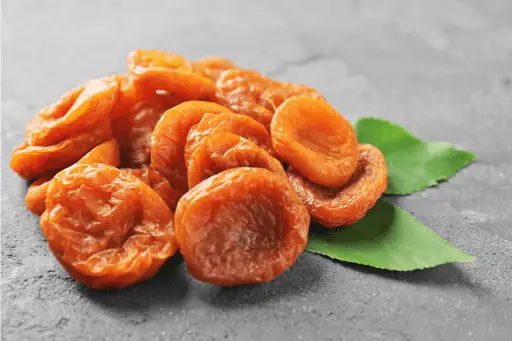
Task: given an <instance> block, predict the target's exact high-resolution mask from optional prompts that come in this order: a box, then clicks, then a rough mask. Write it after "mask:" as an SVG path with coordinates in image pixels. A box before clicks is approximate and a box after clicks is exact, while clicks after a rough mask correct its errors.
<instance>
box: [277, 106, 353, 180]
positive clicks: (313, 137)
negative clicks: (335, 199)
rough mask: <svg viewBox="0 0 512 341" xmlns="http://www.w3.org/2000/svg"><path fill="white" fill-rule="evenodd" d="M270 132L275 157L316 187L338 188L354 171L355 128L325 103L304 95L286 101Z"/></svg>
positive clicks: (278, 111) (279, 110) (279, 109)
mask: <svg viewBox="0 0 512 341" xmlns="http://www.w3.org/2000/svg"><path fill="white" fill-rule="evenodd" d="M270 133H271V136H272V144H273V146H274V150H275V151H276V153H277V155H279V156H280V157H281V158H282V159H283V160H285V161H286V162H288V163H289V164H290V165H291V166H293V167H294V168H295V169H297V171H298V172H299V173H300V174H302V175H303V176H305V177H306V178H308V179H309V180H311V181H313V182H315V183H317V184H320V185H323V186H327V187H341V186H343V185H344V184H345V183H346V182H347V181H348V180H349V179H350V177H351V176H352V173H354V171H355V170H356V167H357V160H358V144H357V138H356V133H355V131H354V128H353V127H352V125H351V124H350V122H348V121H347V120H345V119H344V118H343V116H341V115H340V114H339V113H338V112H336V110H334V109H333V108H332V107H331V106H330V105H329V104H327V102H324V101H322V100H318V99H314V98H311V97H306V96H295V97H292V98H290V99H288V100H286V101H285V102H284V103H283V104H282V105H281V106H280V107H279V108H278V110H277V111H276V114H275V115H274V118H273V119H272V126H271V131H270Z"/></svg>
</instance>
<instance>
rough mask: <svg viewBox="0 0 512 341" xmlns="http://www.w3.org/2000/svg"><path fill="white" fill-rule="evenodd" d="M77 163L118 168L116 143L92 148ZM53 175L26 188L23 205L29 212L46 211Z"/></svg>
mask: <svg viewBox="0 0 512 341" xmlns="http://www.w3.org/2000/svg"><path fill="white" fill-rule="evenodd" d="M77 163H82V164H92V163H103V164H105V165H110V166H114V167H117V166H119V147H118V145H117V141H116V140H115V139H111V140H109V141H107V142H103V143H102V144H100V145H98V146H97V147H94V148H93V149H92V150H91V151H90V152H89V153H87V154H86V155H85V156H84V157H83V158H81V159H80V160H78V162H77ZM54 175H55V174H51V175H43V176H41V177H40V178H38V179H37V180H36V181H34V182H33V183H32V184H31V185H30V187H29V188H28V190H27V195H26V196H25V205H26V206H27V209H28V210H29V211H30V212H32V213H34V214H36V215H41V214H43V212H44V210H45V209H46V205H45V201H46V192H47V191H48V186H49V185H50V181H51V180H52V179H53V177H54Z"/></svg>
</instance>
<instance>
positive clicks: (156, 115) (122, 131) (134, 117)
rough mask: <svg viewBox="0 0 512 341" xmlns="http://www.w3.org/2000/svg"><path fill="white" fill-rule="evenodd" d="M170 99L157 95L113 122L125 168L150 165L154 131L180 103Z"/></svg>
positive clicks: (122, 163)
mask: <svg viewBox="0 0 512 341" xmlns="http://www.w3.org/2000/svg"><path fill="white" fill-rule="evenodd" d="M170 99H171V97H169V96H164V98H159V96H157V95H155V96H154V97H153V99H152V100H150V101H144V102H139V103H138V104H137V105H135V107H134V108H132V109H131V111H130V112H129V113H128V114H125V115H123V116H121V117H119V118H118V119H115V120H113V121H112V133H113V134H114V137H115V138H116V139H117V141H118V142H119V147H120V150H121V165H122V166H123V167H130V168H139V167H143V166H145V165H149V163H150V150H151V135H152V134H153V129H154V128H155V126H156V124H157V122H158V120H159V119H160V117H161V116H162V115H163V114H164V112H165V111H166V110H167V109H169V108H172V107H173V106H175V105H177V104H179V103H180V102H179V100H178V99H176V98H175V99H174V102H173V101H171V100H170Z"/></svg>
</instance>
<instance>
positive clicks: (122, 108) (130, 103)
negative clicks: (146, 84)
mask: <svg viewBox="0 0 512 341" xmlns="http://www.w3.org/2000/svg"><path fill="white" fill-rule="evenodd" d="M118 82H119V90H118V93H117V101H116V103H115V104H114V106H113V108H112V110H111V111H110V113H109V116H110V119H112V120H114V119H116V118H118V117H120V116H123V115H125V114H128V113H129V112H130V111H131V110H132V108H133V107H134V106H135V105H136V104H137V103H139V102H141V101H143V100H144V99H145V97H146V96H145V91H144V89H143V88H141V87H140V86H138V85H137V83H136V82H135V81H134V78H133V77H130V76H127V75H119V76H118Z"/></svg>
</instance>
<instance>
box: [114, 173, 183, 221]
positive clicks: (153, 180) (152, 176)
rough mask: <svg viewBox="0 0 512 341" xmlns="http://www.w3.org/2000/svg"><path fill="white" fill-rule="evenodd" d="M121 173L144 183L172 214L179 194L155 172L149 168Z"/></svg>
mask: <svg viewBox="0 0 512 341" xmlns="http://www.w3.org/2000/svg"><path fill="white" fill-rule="evenodd" d="M121 172H123V173H126V174H131V175H133V176H135V177H137V178H139V179H140V180H142V181H144V183H145V184H146V185H149V187H151V188H152V189H153V190H154V191H155V192H156V194H158V195H159V196H160V198H162V200H163V201H164V202H165V203H166V204H167V206H169V208H170V209H171V210H172V211H173V212H174V210H175V209H176V205H177V204H178V200H180V197H181V193H180V192H179V191H177V190H176V189H174V188H173V187H172V186H171V185H170V184H169V182H168V181H167V180H166V179H165V178H164V177H163V176H162V175H160V174H159V173H158V172H157V171H155V170H153V169H151V168H138V169H130V168H124V169H121Z"/></svg>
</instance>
